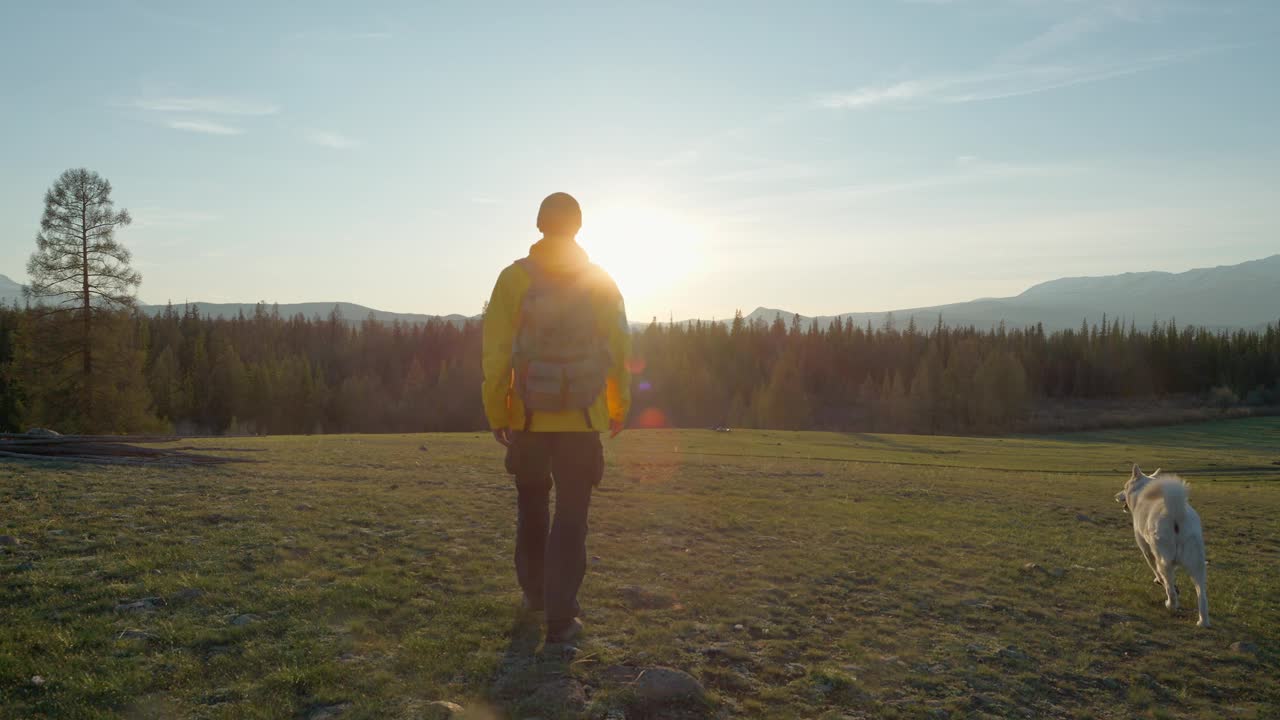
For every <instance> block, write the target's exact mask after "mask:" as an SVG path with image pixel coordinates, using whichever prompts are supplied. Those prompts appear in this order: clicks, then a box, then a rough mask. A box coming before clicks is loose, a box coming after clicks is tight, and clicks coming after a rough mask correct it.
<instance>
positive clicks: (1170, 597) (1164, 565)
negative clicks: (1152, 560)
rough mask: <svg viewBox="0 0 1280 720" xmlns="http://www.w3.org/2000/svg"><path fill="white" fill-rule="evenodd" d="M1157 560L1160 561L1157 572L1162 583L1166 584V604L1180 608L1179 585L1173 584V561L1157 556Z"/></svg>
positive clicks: (1168, 606)
mask: <svg viewBox="0 0 1280 720" xmlns="http://www.w3.org/2000/svg"><path fill="white" fill-rule="evenodd" d="M1156 560H1157V561H1158V563H1159V566H1158V568H1157V570H1156V573H1157V574H1159V576H1160V584H1161V585H1164V595H1165V601H1164V606H1165V607H1167V608H1169V609H1170V610H1175V611H1176V610H1177V609H1178V586H1177V585H1174V584H1173V563H1172V562H1170V561H1168V560H1166V559H1164V558H1156Z"/></svg>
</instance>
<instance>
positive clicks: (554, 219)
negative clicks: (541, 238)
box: [538, 192, 582, 235]
mask: <svg viewBox="0 0 1280 720" xmlns="http://www.w3.org/2000/svg"><path fill="white" fill-rule="evenodd" d="M581 227H582V208H581V207H580V206H579V205H578V201H577V200H574V199H573V196H572V195H570V194H569V193H562V192H558V193H551V194H550V195H548V196H547V199H545V200H543V201H542V207H540V208H538V229H539V230H541V231H542V232H543V233H544V234H548V235H556V234H561V233H576V232H578V229H579V228H581Z"/></svg>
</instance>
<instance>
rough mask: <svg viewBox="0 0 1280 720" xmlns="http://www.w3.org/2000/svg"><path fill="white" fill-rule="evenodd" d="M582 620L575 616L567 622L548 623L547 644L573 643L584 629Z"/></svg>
mask: <svg viewBox="0 0 1280 720" xmlns="http://www.w3.org/2000/svg"><path fill="white" fill-rule="evenodd" d="M583 627H584V626H583V624H582V621H581V620H579V619H578V618H574V619H572V620H569V621H567V622H563V623H555V624H554V625H551V624H548V625H547V644H548V645H565V644H568V643H571V642H573V641H574V639H576V638H577V637H578V636H579V635H581V634H582V630H583Z"/></svg>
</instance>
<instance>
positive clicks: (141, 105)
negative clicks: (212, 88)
mask: <svg viewBox="0 0 1280 720" xmlns="http://www.w3.org/2000/svg"><path fill="white" fill-rule="evenodd" d="M133 106H134V107H136V108H138V109H140V110H147V111H150V112H164V113H169V112H179V113H201V114H205V115H243V116H260V115H275V114H276V113H278V112H280V106H279V105H275V104H273V103H266V102H261V101H257V100H248V99H244V98H234V97H217V96H185V97H151V98H139V99H137V100H134V101H133Z"/></svg>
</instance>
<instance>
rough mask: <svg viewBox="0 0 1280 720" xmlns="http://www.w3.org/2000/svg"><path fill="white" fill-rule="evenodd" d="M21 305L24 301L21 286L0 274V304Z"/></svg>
mask: <svg viewBox="0 0 1280 720" xmlns="http://www.w3.org/2000/svg"><path fill="white" fill-rule="evenodd" d="M15 303H16V304H18V305H23V304H24V303H25V301H24V300H23V299H22V286H21V285H19V284H18V283H16V282H14V281H12V280H10V279H9V278H8V277H6V276H4V275H0V305H13V304H15Z"/></svg>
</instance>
